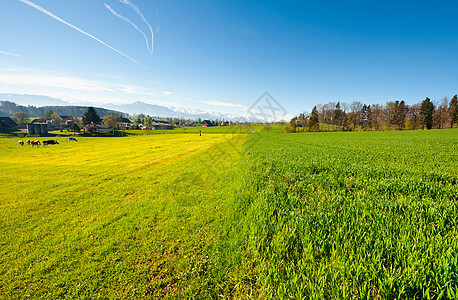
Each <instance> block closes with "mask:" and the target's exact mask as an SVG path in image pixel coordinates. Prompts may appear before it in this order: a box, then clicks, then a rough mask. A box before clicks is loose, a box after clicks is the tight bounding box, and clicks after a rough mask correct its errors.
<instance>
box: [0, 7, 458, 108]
mask: <svg viewBox="0 0 458 300" xmlns="http://www.w3.org/2000/svg"><path fill="white" fill-rule="evenodd" d="M0 7H1V9H0V28H2V29H1V31H0V32H1V34H0V92H1V93H21V94H22V93H23V94H38V95H48V96H53V97H58V98H62V99H64V100H67V101H71V102H73V103H93V104H100V103H129V102H134V101H143V102H147V103H151V104H161V105H166V106H179V107H187V108H191V109H201V110H212V111H221V112H229V113H233V114H245V113H246V109H247V108H248V107H250V106H251V105H252V104H253V103H254V102H255V101H256V100H257V99H258V98H259V97H260V96H261V95H262V94H263V93H264V92H265V91H268V92H269V93H270V94H271V95H272V96H273V97H275V99H277V101H278V102H279V103H280V104H281V105H282V106H283V107H284V108H285V109H286V111H287V112H288V114H290V115H293V114H297V113H299V112H302V111H310V110H311V109H312V107H313V106H314V105H315V104H318V103H326V102H329V101H341V102H352V101H355V100H357V101H362V102H364V103H367V104H371V103H385V102H386V101H391V100H405V101H406V102H407V103H411V104H412V103H416V102H419V101H421V100H422V99H424V98H425V97H430V98H432V99H436V100H439V99H440V98H442V97H444V96H453V95H454V94H456V93H458V72H457V70H458V55H457V54H456V53H458V18H457V17H456V15H457V13H458V3H457V2H456V1H216V0H214V1H206V0H195V1H173V0H169V1H165V0H105V1H98V0H65V1H62V0H30V1H29V0H5V1H2V4H0ZM108 7H109V8H110V9H111V10H110V9H109V8H108ZM135 8H138V10H136V9H135ZM51 14H52V15H51ZM120 16H122V17H120ZM142 16H143V17H142ZM57 18H59V20H57ZM145 21H146V22H145ZM133 24H134V25H133ZM150 28H151V30H150ZM151 31H152V32H151ZM153 36H154V37H153Z"/></svg>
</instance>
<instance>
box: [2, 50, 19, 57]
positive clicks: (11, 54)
mask: <svg viewBox="0 0 458 300" xmlns="http://www.w3.org/2000/svg"><path fill="white" fill-rule="evenodd" d="M0 54H3V55H9V56H16V57H22V55H18V54H14V53H10V52H5V51H1V50H0Z"/></svg>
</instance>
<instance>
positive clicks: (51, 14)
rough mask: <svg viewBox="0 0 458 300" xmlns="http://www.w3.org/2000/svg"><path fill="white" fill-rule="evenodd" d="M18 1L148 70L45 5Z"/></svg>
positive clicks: (26, 0)
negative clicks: (55, 13)
mask: <svg viewBox="0 0 458 300" xmlns="http://www.w3.org/2000/svg"><path fill="white" fill-rule="evenodd" d="M18 1H20V2H22V3H24V4H27V5H29V6H31V7H33V8H35V9H36V10H38V11H40V12H42V13H44V14H46V15H48V16H50V17H51V18H53V19H55V20H57V21H59V22H61V23H63V24H65V25H67V26H69V27H71V28H73V29H75V30H77V31H79V32H81V33H82V34H84V35H86V36H88V37H90V38H92V39H94V40H96V41H97V42H99V43H100V44H102V45H104V46H105V47H108V48H110V49H111V50H113V51H115V52H117V53H118V54H121V55H122V56H124V57H126V58H127V59H129V60H131V61H133V62H134V63H136V64H137V65H139V66H141V67H142V68H144V69H146V70H147V69H148V68H147V67H145V66H144V65H142V64H141V63H139V62H138V61H136V60H135V59H133V58H131V57H130V56H128V55H127V54H124V53H122V52H121V51H119V50H117V49H115V48H113V47H112V46H110V45H108V44H107V43H105V42H104V41H102V40H100V39H98V38H96V37H95V36H93V35H92V34H90V33H87V32H86V31H84V30H82V29H80V28H78V27H76V26H75V25H73V24H70V23H68V22H67V21H64V20H62V19H61V18H59V17H58V16H56V15H54V14H53V13H51V12H49V11H47V10H46V9H44V8H43V7H41V6H38V5H36V4H35V3H33V2H30V1H28V0H18Z"/></svg>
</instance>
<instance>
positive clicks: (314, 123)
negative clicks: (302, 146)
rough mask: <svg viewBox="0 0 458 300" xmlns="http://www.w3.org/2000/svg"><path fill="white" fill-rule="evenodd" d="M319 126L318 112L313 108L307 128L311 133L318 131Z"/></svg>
mask: <svg viewBox="0 0 458 300" xmlns="http://www.w3.org/2000/svg"><path fill="white" fill-rule="evenodd" d="M319 126H320V121H319V120H318V110H317V109H316V106H315V107H313V109H312V113H311V114H310V120H309V128H310V130H311V131H318V129H319Z"/></svg>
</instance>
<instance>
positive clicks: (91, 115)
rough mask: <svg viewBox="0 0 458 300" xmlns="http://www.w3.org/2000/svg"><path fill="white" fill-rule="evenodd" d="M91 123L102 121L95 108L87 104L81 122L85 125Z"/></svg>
mask: <svg viewBox="0 0 458 300" xmlns="http://www.w3.org/2000/svg"><path fill="white" fill-rule="evenodd" d="M91 123H94V124H99V123H102V119H100V117H99V115H98V114H97V111H96V110H95V108H93V107H92V106H89V107H88V108H87V110H86V112H85V113H84V115H83V124H84V125H87V124H91Z"/></svg>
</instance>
